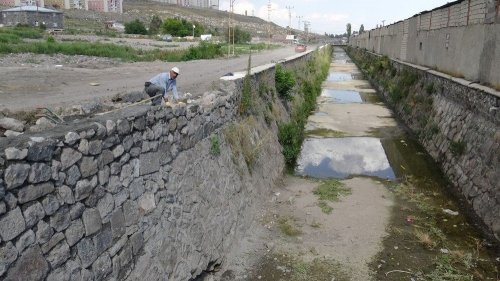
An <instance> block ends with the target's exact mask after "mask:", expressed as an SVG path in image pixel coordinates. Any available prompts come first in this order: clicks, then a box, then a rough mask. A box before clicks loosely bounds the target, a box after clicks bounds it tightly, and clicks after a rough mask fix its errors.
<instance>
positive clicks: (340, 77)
mask: <svg viewBox="0 0 500 281" xmlns="http://www.w3.org/2000/svg"><path fill="white" fill-rule="evenodd" d="M326 80H327V81H333V82H335V81H349V80H352V74H351V73H348V72H330V74H328V77H327V78H326Z"/></svg>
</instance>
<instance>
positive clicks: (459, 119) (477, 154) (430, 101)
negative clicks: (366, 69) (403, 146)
mask: <svg viewBox="0 0 500 281" xmlns="http://www.w3.org/2000/svg"><path fill="white" fill-rule="evenodd" d="M361 53H363V54H364V55H365V56H368V57H372V58H375V57H379V56H378V55H376V54H372V53H368V52H365V51H363V50H360V49H352V51H351V54H350V55H351V56H352V57H353V59H354V60H357V59H356V57H357V56H358V55H359V54H361ZM391 64H392V66H393V67H395V68H396V69H397V70H398V71H397V73H399V74H397V75H400V74H401V73H404V72H405V71H406V73H410V72H411V73H414V74H416V75H417V77H419V78H418V81H417V84H416V86H414V87H413V88H411V89H410V91H409V92H408V93H407V96H406V97H405V98H403V99H401V100H400V101H399V102H398V103H396V105H395V106H394V109H395V111H396V114H397V115H398V116H399V117H400V118H401V119H402V120H403V121H404V123H405V124H406V125H407V126H408V127H409V128H410V129H411V130H412V131H413V132H414V133H415V134H417V135H418V137H419V141H420V143H421V144H422V145H423V146H424V147H425V149H426V150H427V152H428V153H429V154H430V155H431V156H432V157H433V158H434V160H436V161H437V162H438V163H439V164H440V165H441V168H442V170H443V172H444V173H445V175H446V176H447V177H448V179H449V180H450V181H451V183H452V184H453V186H454V187H455V190H454V193H456V194H458V195H460V196H461V197H464V198H465V199H466V202H467V203H468V204H469V205H470V206H469V207H471V209H472V210H473V211H474V212H475V214H477V215H478V216H479V217H480V218H481V219H482V221H483V222H484V224H485V225H486V226H487V228H488V230H489V231H490V232H492V233H493V234H494V236H495V237H496V239H498V240H500V157H499V155H500V93H499V92H497V91H495V90H493V89H491V88H487V87H484V86H481V85H479V84H475V83H472V82H469V81H466V80H464V79H460V78H454V77H451V76H449V75H446V74H443V73H440V72H437V71H434V70H431V69H429V68H425V67H421V66H416V65H411V64H408V63H404V62H401V61H395V60H393V61H391ZM381 75H382V77H384V78H383V79H385V80H386V81H387V80H389V79H392V76H391V75H394V73H393V74H391V71H387V72H386V75H385V76H384V74H381ZM371 82H372V84H374V86H376V88H377V89H378V91H379V93H381V94H383V96H384V98H385V99H386V100H391V94H390V93H389V89H386V88H384V87H383V86H382V85H383V84H384V82H382V81H380V79H371Z"/></svg>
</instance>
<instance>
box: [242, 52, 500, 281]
mask: <svg viewBox="0 0 500 281" xmlns="http://www.w3.org/2000/svg"><path fill="white" fill-rule="evenodd" d="M295 172H296V175H297V176H300V177H293V179H288V180H287V181H286V183H285V188H284V189H283V191H282V193H284V194H285V195H284V196H285V198H288V199H287V200H286V201H285V200H284V201H279V199H278V203H279V204H278V205H279V206H278V207H276V211H275V213H274V214H273V217H271V218H268V219H264V222H265V223H266V225H270V224H272V223H273V222H272V221H273V220H275V221H277V222H275V223H277V224H279V227H280V228H281V230H282V232H283V233H285V234H286V235H289V236H291V237H285V238H280V239H275V240H272V239H270V241H272V242H269V243H272V245H273V246H272V247H269V249H268V251H270V252H271V254H266V255H265V257H264V258H263V259H262V261H261V262H260V264H259V266H257V267H256V268H255V269H254V270H252V273H251V274H250V275H249V276H248V277H249V278H248V279H245V280H257V279H258V280H326V281H330V280H337V281H338V280H413V281H416V280H499V279H498V276H499V273H498V272H499V261H500V259H499V258H498V256H495V254H494V253H493V249H492V245H491V244H490V243H488V242H487V241H486V240H485V239H483V238H482V237H481V235H480V234H479V232H478V231H477V228H476V227H475V226H474V225H472V224H473V223H472V222H470V221H469V220H468V219H467V218H466V216H465V215H464V214H463V213H464V211H463V208H461V207H460V205H459V203H457V200H455V199H454V198H452V197H451V196H450V195H449V194H448V193H447V192H446V190H447V188H450V187H449V186H448V183H447V181H446V180H445V179H444V177H443V176H442V174H441V173H440V172H439V168H438V166H437V164H436V163H435V162H433V161H432V159H431V158H430V157H429V156H428V155H427V154H426V152H425V151H424V149H423V148H422V147H421V146H420V145H418V143H417V142H416V141H415V140H414V139H413V138H412V136H411V135H410V134H408V133H407V132H406V129H405V128H404V127H403V126H402V125H400V124H398V122H397V121H396V119H395V118H394V116H393V115H392V112H391V111H390V110H389V109H388V108H387V107H386V106H385V105H384V104H383V102H382V101H381V100H380V98H379V97H378V96H377V93H376V92H375V90H373V89H372V88H371V86H370V84H369V83H368V82H367V81H366V80H363V78H362V75H361V73H360V71H359V70H358V69H357V67H356V66H355V65H354V64H353V63H352V62H351V60H350V59H349V57H348V56H347V54H346V53H345V52H344V51H343V50H342V49H338V48H336V49H335V50H334V59H333V62H332V64H331V67H330V74H329V76H328V77H327V79H326V81H325V82H324V83H323V91H322V94H321V96H320V97H319V100H318V107H317V111H316V112H315V113H314V114H312V115H311V116H310V118H309V120H308V123H307V125H306V139H305V141H304V143H303V146H302V150H301V154H300V156H299V159H298V163H297V168H296V171H295ZM332 179H334V182H335V181H336V182H337V183H338V184H339V185H341V186H342V187H343V188H344V190H346V192H345V193H344V194H343V195H342V196H340V200H339V201H338V202H327V203H324V202H323V201H317V200H318V199H317V194H316V195H315V194H314V193H315V190H316V189H315V188H316V187H315V186H317V183H318V182H328V181H331V180H332ZM278 194H279V193H277V195H278ZM282 196H283V195H282ZM321 202H323V203H321ZM322 204H323V206H322ZM325 205H326V206H325ZM325 208H326V210H327V211H325ZM280 210H281V211H280ZM283 216H286V219H285V220H283ZM283 221H285V223H284V224H285V226H286V227H284V228H282V224H283ZM294 227H295V228H296V229H298V230H297V231H296V235H293V232H292V230H294ZM287 231H288V232H289V233H287ZM282 236H283V235H282ZM266 237H269V235H268V236H266ZM266 239H269V238H266ZM273 252H274V254H273Z"/></svg>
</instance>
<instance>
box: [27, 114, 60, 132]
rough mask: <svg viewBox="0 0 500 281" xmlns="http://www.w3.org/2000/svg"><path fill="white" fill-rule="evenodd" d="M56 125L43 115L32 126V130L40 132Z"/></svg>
mask: <svg viewBox="0 0 500 281" xmlns="http://www.w3.org/2000/svg"><path fill="white" fill-rule="evenodd" d="M55 126H56V124H54V123H52V121H50V120H49V119H48V118H46V117H42V118H40V119H38V120H36V125H34V126H31V127H30V131H31V132H35V133H40V132H43V131H47V130H49V129H52V128H54V127H55Z"/></svg>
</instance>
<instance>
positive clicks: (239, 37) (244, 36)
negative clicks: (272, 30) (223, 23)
mask: <svg viewBox="0 0 500 281" xmlns="http://www.w3.org/2000/svg"><path fill="white" fill-rule="evenodd" d="M232 31H233V32H234V43H235V44H244V43H248V42H250V40H252V34H250V32H246V31H243V30H241V29H240V28H239V27H238V26H236V27H235V28H234V30H232ZM232 35H233V33H232V32H231V36H232ZM225 37H226V38H229V35H228V30H226V35H225ZM231 41H232V39H231Z"/></svg>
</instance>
